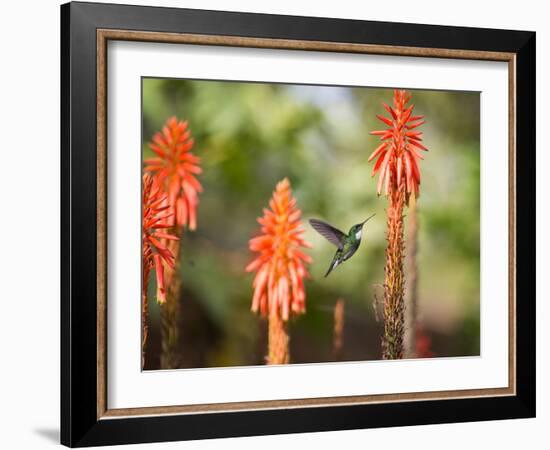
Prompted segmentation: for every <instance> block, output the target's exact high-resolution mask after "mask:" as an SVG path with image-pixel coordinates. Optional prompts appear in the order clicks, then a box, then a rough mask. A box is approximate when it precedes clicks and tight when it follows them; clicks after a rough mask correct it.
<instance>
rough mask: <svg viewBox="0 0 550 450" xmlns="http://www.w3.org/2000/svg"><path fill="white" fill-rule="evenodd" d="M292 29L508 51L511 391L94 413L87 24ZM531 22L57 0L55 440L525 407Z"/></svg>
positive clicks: (254, 431)
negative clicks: (448, 21)
mask: <svg viewBox="0 0 550 450" xmlns="http://www.w3.org/2000/svg"><path fill="white" fill-rule="evenodd" d="M97 29H118V30H136V31H154V32H169V33H170V32H171V33H192V34H204V35H225V36H241V37H251V38H270V39H291V40H305V41H324V42H337V43H338V42H341V43H357V44H375V45H389V46H405V47H419V48H445V49H460V50H478V51H492V52H506V53H514V54H515V55H516V83H515V87H516V133H515V136H516V155H515V160H516V230H515V231H516V292H515V294H516V299H517V303H516V350H517V354H516V374H515V375H516V395H514V396H505V397H483V398H464V399H450V400H426V401H412V402H392V403H385V404H357V405H346V406H322V407H304V408H292V409H272V410H258V411H235V412H228V413H207V414H200V413H198V414H180V415H164V416H150V417H146V416H141V417H129V418H112V419H98V418H97V338H98V336H97V327H96V324H97V322H96V317H97V302H96V300H97V280H96V274H97V267H98V261H97V225H96V218H97V214H96V205H97V191H96V187H97V172H96V160H97V146H96V144H97V139H96V123H97V122H96V119H97V115H96V104H97V97H96V92H97V91H96V89H97V85H96V54H97V53H96V50H97V48H96V30H97ZM535 46H536V35H535V33H534V32H527V31H509V30H494V29H480V28H465V27H448V26H435V25H417V24H403V23H389V22H371V21H358V20H343V19H328V18H312V17H295V16H280V15H268V14H250V13H236V12H220V11H205V10H190V9H177V8H157V7H143V6H128V5H114V4H94V3H80V2H77V3H69V4H65V5H62V6H61V129H60V134H61V443H62V444H64V445H67V446H71V447H73V446H74V447H77V446H78V447H81V446H91V445H112V444H127V443H138V442H158V441H177V440H188V439H206V438H220V437H236V436H252V435H266V434H282V433H299V432H318V431H332V430H348V429H357V428H371V427H389V426H404V425H421V424H435V423H448V422H466V421H481V420H494V419H512V418H527V417H534V416H535V410H536V406H535V403H536V402H535V384H536V379H535V350H536V347H535V298H536V296H535V136H536V134H535V101H536V97H535Z"/></svg>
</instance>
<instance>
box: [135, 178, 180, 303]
mask: <svg viewBox="0 0 550 450" xmlns="http://www.w3.org/2000/svg"><path fill="white" fill-rule="evenodd" d="M165 203H166V196H165V195H163V193H162V191H161V190H160V189H159V188H158V186H157V185H156V184H155V182H154V180H153V178H152V177H151V176H150V175H149V174H145V175H144V176H143V193H142V208H143V210H142V213H143V223H142V227H143V234H142V252H143V255H142V258H143V271H144V273H145V274H148V273H149V271H150V270H151V269H152V268H153V267H154V268H155V272H156V276H157V301H158V302H159V303H164V302H165V301H166V289H165V284H164V266H163V262H164V263H165V264H167V265H168V266H169V267H171V268H174V255H173V254H172V252H171V251H170V250H169V249H168V248H167V247H166V246H165V245H164V244H163V242H166V241H165V240H175V241H177V240H178V238H177V237H176V236H172V235H171V234H168V233H165V232H163V231H161V230H163V229H166V228H169V227H170V225H169V224H168V223H167V221H168V220H169V219H170V217H172V213H170V212H169V211H167V210H168V208H169V206H166V205H165ZM144 278H145V280H146V279H147V277H144Z"/></svg>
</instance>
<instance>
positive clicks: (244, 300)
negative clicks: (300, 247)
mask: <svg viewBox="0 0 550 450" xmlns="http://www.w3.org/2000/svg"><path fill="white" fill-rule="evenodd" d="M142 90H143V92H142V94H143V157H144V158H148V157H151V156H153V154H152V152H151V151H150V149H149V148H148V145H147V144H148V142H149V141H150V140H151V138H152V136H153V134H154V133H155V132H156V131H158V130H160V129H161V128H162V126H163V124H164V122H165V121H166V120H167V119H168V118H169V117H170V116H174V115H175V116H177V117H178V118H179V119H185V120H188V121H189V124H190V129H191V131H192V134H193V136H194V139H195V146H194V149H193V152H194V153H195V154H196V155H197V156H199V157H200V158H201V166H202V168H203V174H202V175H200V177H199V179H200V182H201V183H202V185H203V187H204V192H203V193H202V194H201V196H200V205H199V207H198V227H197V230H196V231H194V232H185V234H184V236H183V239H182V240H181V252H180V254H181V260H180V274H179V275H180V277H181V279H182V283H183V289H182V295H181V298H180V302H181V311H182V314H181V323H180V326H179V327H180V342H179V347H180V360H181V367H185V368H191V367H223V366H239V365H259V364H264V363H265V359H264V358H265V354H266V352H267V350H266V349H267V322H266V321H265V320H262V319H261V318H259V317H258V316H256V315H254V314H252V313H251V312H250V303H251V299H252V280H253V276H254V275H253V274H249V273H246V272H245V271H244V268H245V266H246V265H247V264H248V263H249V262H250V261H251V259H252V256H253V255H252V254H251V253H250V251H249V250H248V240H249V239H250V238H251V237H253V236H255V235H257V234H258V232H259V225H258V223H257V222H256V219H257V217H259V216H260V215H261V214H262V208H264V207H267V204H268V201H269V199H270V197H271V194H272V191H273V190H274V188H275V184H276V183H277V182H278V181H280V180H281V179H283V178H284V177H288V178H289V180H290V181H291V184H292V188H293V194H294V196H295V197H296V198H297V201H298V206H299V207H300V208H301V210H302V212H303V219H304V227H305V229H306V233H305V238H306V240H308V241H309V242H310V243H312V244H313V246H314V247H313V248H312V249H311V250H309V254H310V255H311V256H312V257H313V264H312V265H311V266H310V273H311V279H309V280H308V281H307V282H306V290H307V313H306V314H304V315H302V316H300V317H297V318H295V319H292V320H291V324H290V334H291V342H290V351H291V362H292V363H313V362H327V361H334V353H333V310H334V305H335V303H336V301H337V299H339V298H341V299H343V300H344V303H345V316H344V321H345V325H344V346H343V350H342V352H341V354H340V356H339V359H340V360H373V359H380V357H381V350H380V339H381V331H382V328H383V324H382V323H381V305H379V304H378V305H377V301H379V302H380V301H381V300H382V298H383V289H382V286H381V283H382V282H383V279H384V273H383V270H384V261H385V259H384V249H385V245H386V240H385V211H384V209H385V207H386V199H385V198H384V197H380V198H378V197H377V195H376V178H371V176H370V174H371V170H372V163H368V162H367V159H368V156H369V155H370V153H371V152H372V150H373V149H374V148H375V147H376V145H377V142H378V140H377V137H375V136H370V135H369V131H371V130H374V129H380V128H382V125H383V124H381V122H379V121H378V120H377V119H376V117H375V114H383V113H385V111H384V110H383V108H382V105H381V103H382V102H383V101H385V102H387V103H390V102H391V101H392V96H393V91H392V90H391V89H380V88H363V87H362V88H349V87H333V86H305V85H283V84H265V83H250V82H228V81H223V82H218V81H195V80H177V79H155V78H144V79H143V82H142ZM411 92H412V94H413V97H412V103H414V104H415V113H416V114H423V115H425V117H426V121H427V123H426V124H425V125H423V126H422V131H423V132H424V143H425V145H426V146H427V147H428V148H429V149H430V151H429V152H428V153H426V154H425V160H424V161H422V162H421V173H422V184H421V197H420V199H419V201H418V221H419V235H418V247H419V249H418V255H417V266H418V302H419V306H418V308H419V320H420V323H421V325H422V329H423V333H424V341H423V343H424V344H425V345H427V346H428V347H429V351H430V352H432V354H433V356H438V357H456V356H472V355H479V333H480V319H479V311H480V304H479V303H480V298H479V288H480V279H479V238H480V235H479V229H480V223H479V207H480V201H479V198H480V197H479V180H480V172H479V170H480V154H479V150H480V149H479V133H480V126H479V123H480V122H479V113H480V103H479V93H475V92H447V91H444V92H443V91H426V90H411ZM372 213H376V217H374V218H373V219H372V220H371V221H369V222H368V223H367V226H366V229H365V232H364V234H363V242H362V244H361V247H360V249H359V251H358V252H357V253H356V254H355V255H354V256H353V258H352V259H350V260H349V261H348V262H346V263H345V264H344V265H342V266H340V267H338V268H337V269H336V270H335V271H334V272H333V273H332V274H331V275H330V276H329V277H328V278H323V275H324V273H325V271H326V269H327V267H328V265H329V263H330V261H331V259H332V257H333V254H334V250H335V248H334V247H333V246H332V245H331V244H330V243H328V242H327V241H326V240H324V238H322V237H321V236H320V235H318V234H317V233H316V232H315V231H314V230H313V229H312V228H311V227H310V226H309V224H307V222H306V221H307V219H309V218H313V217H315V218H320V219H323V220H325V221H327V222H329V223H331V224H333V225H334V226H336V227H338V228H340V229H342V230H343V231H345V232H347V230H348V229H349V228H350V227H351V225H353V224H355V223H357V222H360V221H362V220H364V219H365V218H366V217H367V216H368V215H370V214H372ZM149 284H150V286H149V289H150V295H149V339H148V345H147V350H146V351H147V358H146V366H145V368H146V369H158V368H159V367H160V352H161V343H160V319H159V306H158V305H157V304H156V302H155V301H154V289H155V280H154V277H151V282H150V283H149ZM379 319H380V320H379Z"/></svg>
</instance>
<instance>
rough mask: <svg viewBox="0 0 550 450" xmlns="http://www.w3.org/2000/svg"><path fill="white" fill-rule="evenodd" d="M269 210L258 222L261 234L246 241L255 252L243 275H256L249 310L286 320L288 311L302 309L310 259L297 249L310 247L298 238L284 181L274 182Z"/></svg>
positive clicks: (297, 217)
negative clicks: (276, 315)
mask: <svg viewBox="0 0 550 450" xmlns="http://www.w3.org/2000/svg"><path fill="white" fill-rule="evenodd" d="M269 207H270V209H264V215H263V217H260V218H259V219H258V222H259V223H260V225H261V226H262V227H261V233H262V234H261V235H260V236H258V237H255V238H253V239H251V240H250V242H249V247H250V250H252V251H253V252H257V253H259V255H258V256H257V257H256V259H254V261H252V262H251V263H250V264H249V265H248V266H247V267H246V271H247V272H257V273H256V277H255V279H254V283H253V285H252V286H253V288H254V297H253V299H252V311H253V312H258V311H259V312H260V314H261V315H262V316H266V315H267V313H268V312H269V314H270V315H272V314H274V313H277V314H278V315H279V316H280V317H281V318H282V319H283V320H284V321H287V320H288V318H289V315H290V312H291V311H292V312H293V313H295V314H299V313H304V312H305V309H306V306H305V300H306V292H305V288H304V278H305V277H307V276H308V273H307V270H306V268H305V264H309V263H311V257H310V256H308V255H306V254H305V253H303V252H302V250H301V249H302V248H303V247H311V245H310V244H309V243H308V242H306V241H305V240H304V239H303V238H302V234H303V233H304V230H303V229H302V228H301V225H302V222H301V220H300V216H301V215H302V212H301V211H300V210H299V209H298V208H297V207H296V199H295V198H294V197H292V192H291V188H290V182H289V181H288V179H287V178H285V179H284V180H282V181H280V182H279V183H277V187H276V189H275V192H274V193H273V198H272V199H271V200H270V202H269Z"/></svg>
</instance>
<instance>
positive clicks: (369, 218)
mask: <svg viewBox="0 0 550 450" xmlns="http://www.w3.org/2000/svg"><path fill="white" fill-rule="evenodd" d="M374 216H376V213H375V214H373V215H372V216H370V217H368V218H367V220H365V221H364V222H363V223H362V224H361V225H365V224H366V223H367V222H368V221H369V220H370V219H372V218H373V217H374Z"/></svg>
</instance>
